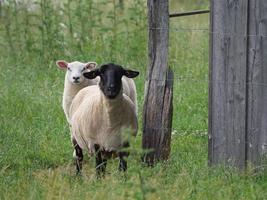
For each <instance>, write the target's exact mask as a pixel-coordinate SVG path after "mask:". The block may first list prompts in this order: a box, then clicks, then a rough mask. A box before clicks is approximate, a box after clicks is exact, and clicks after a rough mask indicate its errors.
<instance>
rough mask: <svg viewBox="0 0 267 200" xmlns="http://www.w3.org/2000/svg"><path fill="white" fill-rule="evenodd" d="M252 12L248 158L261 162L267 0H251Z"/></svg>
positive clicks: (266, 108) (266, 105)
mask: <svg viewBox="0 0 267 200" xmlns="http://www.w3.org/2000/svg"><path fill="white" fill-rule="evenodd" d="M249 16H250V18H249V29H248V30H249V31H248V35H249V37H248V75H247V78H248V80H247V82H248V84H247V86H248V90H247V92H248V94H247V95H248V102H247V108H248V110H247V112H248V113H247V160H248V162H249V163H253V164H255V165H261V164H262V163H263V161H264V160H262V159H264V157H263V156H264V155H266V153H267V1H266V0H254V1H249ZM265 161H266V160H265ZM265 164H266V163H265Z"/></svg>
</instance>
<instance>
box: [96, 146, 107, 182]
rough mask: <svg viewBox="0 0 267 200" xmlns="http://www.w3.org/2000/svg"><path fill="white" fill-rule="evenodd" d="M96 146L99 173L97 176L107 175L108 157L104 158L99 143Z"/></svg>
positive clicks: (97, 171)
mask: <svg viewBox="0 0 267 200" xmlns="http://www.w3.org/2000/svg"><path fill="white" fill-rule="evenodd" d="M94 147H95V162H96V163H95V164H96V165H95V168H96V175H97V178H101V177H103V176H104V175H105V170H106V166H107V159H104V158H103V157H102V153H101V150H100V148H99V146H98V145H96V144H95V145H94Z"/></svg>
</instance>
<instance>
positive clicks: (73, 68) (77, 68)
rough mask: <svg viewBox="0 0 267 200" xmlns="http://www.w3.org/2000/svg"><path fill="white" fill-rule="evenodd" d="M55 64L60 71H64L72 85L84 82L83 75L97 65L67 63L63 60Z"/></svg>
mask: <svg viewBox="0 0 267 200" xmlns="http://www.w3.org/2000/svg"><path fill="white" fill-rule="evenodd" d="M56 64H57V66H58V67H59V68H60V69H63V70H66V73H67V78H68V80H69V82H71V83H72V84H80V83H82V82H83V81H84V80H85V79H84V76H83V73H84V72H89V71H90V70H92V69H94V68H96V65H97V64H96V63H95V62H87V63H82V62H78V61H74V62H71V63H67V62H66V61H64V60H59V61H57V63H56Z"/></svg>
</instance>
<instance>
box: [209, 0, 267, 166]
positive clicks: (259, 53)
mask: <svg viewBox="0 0 267 200" xmlns="http://www.w3.org/2000/svg"><path fill="white" fill-rule="evenodd" d="M210 36H211V39H210V41H211V43H210V44H211V46H210V94H209V161H210V164H227V165H232V166H236V167H239V168H244V167H245V166H247V164H248V163H251V164H254V165H261V164H262V163H263V161H266V158H267V157H266V155H267V67H266V66H267V2H266V0H253V1H249V0H235V1H215V0H211V35H210ZM264 156H265V157H264ZM263 159H264V160H263Z"/></svg>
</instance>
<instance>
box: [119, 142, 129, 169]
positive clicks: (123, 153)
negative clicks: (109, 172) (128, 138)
mask: <svg viewBox="0 0 267 200" xmlns="http://www.w3.org/2000/svg"><path fill="white" fill-rule="evenodd" d="M129 146H130V145H129V143H128V142H127V143H125V144H123V148H127V147H129ZM118 155H119V159H120V162H119V171H124V172H125V171H126V170H127V161H126V160H125V157H128V156H129V152H128V151H127V150H122V151H120V152H119V153H118Z"/></svg>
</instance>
